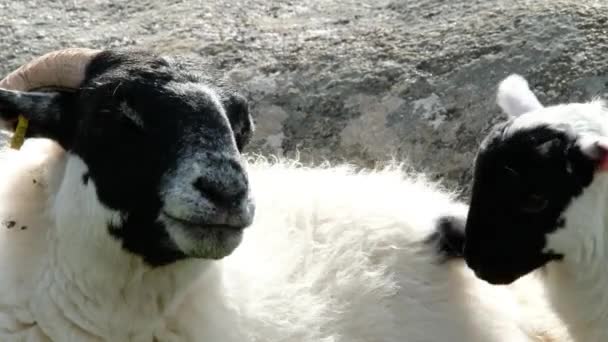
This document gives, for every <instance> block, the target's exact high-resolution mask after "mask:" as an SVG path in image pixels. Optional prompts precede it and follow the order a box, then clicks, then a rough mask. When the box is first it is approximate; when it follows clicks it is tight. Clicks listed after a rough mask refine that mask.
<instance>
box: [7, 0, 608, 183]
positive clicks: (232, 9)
mask: <svg viewBox="0 0 608 342" xmlns="http://www.w3.org/2000/svg"><path fill="white" fill-rule="evenodd" d="M0 18H1V19H2V20H0V61H1V63H0V74H5V73H7V72H8V71H10V70H11V69H13V68H15V67H17V66H18V65H20V64H22V63H24V62H26V61H28V60H29V59H30V58H32V57H33V56H36V55H40V54H42V53H45V52H47V51H50V50H54V49H58V48H62V47H68V46H82V47H98V48H108V47H117V46H138V47H144V48H151V49H155V50H156V51H159V52H161V53H164V54H168V55H177V56H184V57H185V58H187V59H188V60H189V61H191V63H192V65H194V66H197V67H200V68H203V69H204V68H214V69H216V70H219V71H221V72H222V74H223V75H224V76H225V78H226V79H228V80H229V81H230V82H232V83H233V84H235V85H236V86H237V87H238V88H240V89H242V90H243V92H244V93H245V94H246V95H247V96H248V97H249V98H250V99H251V107H252V111H253V114H254V116H255V119H256V122H257V128H258V129H257V134H256V137H255V140H254V142H253V144H252V146H251V147H250V149H249V150H250V151H256V152H262V153H266V154H276V155H283V156H294V155H296V154H298V155H299V156H300V158H301V159H302V160H303V161H307V162H308V161H313V162H321V161H324V160H349V161H351V162H354V163H356V164H358V165H361V166H365V167H370V166H374V165H377V164H381V163H382V162H383V161H386V160H387V159H389V158H392V157H394V158H397V159H409V161H410V163H411V164H412V165H413V166H414V167H415V168H417V169H419V170H425V171H427V172H430V173H432V174H433V175H434V176H435V177H439V178H443V179H445V180H446V182H447V184H448V185H450V186H455V185H459V186H461V187H462V188H463V190H464V194H465V195H466V193H467V191H468V180H469V179H470V175H471V174H470V171H471V170H470V169H471V164H472V160H473V156H474V153H475V149H476V147H477V145H478V142H479V140H480V138H481V137H482V136H483V134H484V133H485V132H486V131H487V129H488V128H489V127H490V126H491V125H492V124H493V123H495V122H497V121H499V120H502V117H501V115H500V113H499V111H498V108H497V107H496V105H495V103H494V92H495V89H496V85H497V83H498V82H499V81H500V80H501V79H502V78H503V77H505V76H506V75H507V74H509V73H511V72H517V73H521V74H522V75H524V76H525V77H527V78H528V79H529V81H530V83H531V86H532V87H533V88H534V89H535V91H536V92H537V94H538V95H539V98H540V100H541V101H542V102H544V103H555V102H561V101H573V100H585V99H589V98H590V97H593V96H601V95H603V93H604V92H605V90H606V88H607V87H608V57H607V56H608V3H607V2H604V1H602V0H568V1H566V0H539V1H532V0H530V1H524V0H521V1H515V0H452V1H443V0H416V1H414V0H308V1H295V0H289V1H287V0H286V1H269V0H248V1H245V0H204V1H203V0H201V1H196V0H184V1H176V0H165V1H160V0H128V1H127V0H124V1H109V0H71V1H67V0H64V1H46V0H20V1H14V0H0Z"/></svg>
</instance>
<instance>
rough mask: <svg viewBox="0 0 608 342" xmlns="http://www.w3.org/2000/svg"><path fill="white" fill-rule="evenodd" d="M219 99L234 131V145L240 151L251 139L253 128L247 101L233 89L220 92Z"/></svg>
mask: <svg viewBox="0 0 608 342" xmlns="http://www.w3.org/2000/svg"><path fill="white" fill-rule="evenodd" d="M221 100H222V104H223V105H224V109H225V111H226V116H228V120H229V121H230V126H231V127H232V131H233V132H234V138H235V140H236V145H237V147H238V149H239V151H242V150H243V148H244V147H245V146H247V144H248V143H249V141H250V140H251V137H252V136H253V130H254V124H253V118H252V117H251V114H250V113H249V102H248V101H247V99H246V98H245V97H244V96H243V95H241V94H239V93H237V92H234V91H225V92H224V93H223V94H221Z"/></svg>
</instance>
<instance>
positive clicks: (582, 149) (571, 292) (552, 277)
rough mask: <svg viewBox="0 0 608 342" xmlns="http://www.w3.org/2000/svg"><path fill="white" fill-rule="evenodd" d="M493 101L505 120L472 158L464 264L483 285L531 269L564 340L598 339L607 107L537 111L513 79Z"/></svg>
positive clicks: (602, 322) (606, 299) (602, 303)
mask: <svg viewBox="0 0 608 342" xmlns="http://www.w3.org/2000/svg"><path fill="white" fill-rule="evenodd" d="M498 103H499V104H500V106H501V107H502V108H503V110H504V111H505V112H506V113H507V114H508V115H509V116H510V120H508V121H507V122H504V123H502V124H500V125H498V126H497V127H495V128H494V129H493V131H492V132H491V133H490V134H489V135H488V136H487V137H486V138H485V140H484V142H483V143H482V146H481V149H480V151H479V153H478V156H477V162H476V166H475V176H474V184H473V191H472V197H471V206H470V210H469V214H468V221H467V224H466V237H467V238H466V247H465V257H466V261H467V263H468V265H469V266H470V267H471V268H472V269H473V270H474V271H475V273H476V274H477V275H478V276H479V277H480V278H481V279H484V280H486V281H488V282H490V283H492V284H511V283H512V282H513V281H515V280H516V279H518V278H520V277H522V276H524V275H526V274H529V273H531V272H533V271H535V270H540V271H537V272H534V273H538V274H537V277H538V279H540V281H542V283H543V284H544V287H545V288H546V292H547V294H548V298H549V300H550V302H551V304H552V307H553V308H554V310H555V311H556V313H557V314H558V316H559V317H560V319H561V320H562V321H563V322H564V324H565V326H566V327H567V330H568V333H569V334H570V335H571V337H572V339H573V340H574V341H581V342H583V341H584V342H601V341H608V328H607V326H608V272H607V271H608V268H607V266H606V265H607V264H608V254H607V253H608V210H607V206H608V202H607V200H608V172H607V171H608V108H606V105H605V103H604V102H603V101H599V100H595V101H591V102H587V103H569V104H561V105H554V106H548V107H543V106H542V105H541V104H540V102H539V101H538V100H537V99H536V96H535V95H534V94H533V93H532V91H531V90H530V89H529V87H528V83H527V82H526V80H525V79H523V78H522V77H521V76H518V75H512V76H510V77H508V78H507V79H505V80H504V81H503V82H502V83H501V85H500V87H499V91H498Z"/></svg>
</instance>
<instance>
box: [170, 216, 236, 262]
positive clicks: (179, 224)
mask: <svg viewBox="0 0 608 342" xmlns="http://www.w3.org/2000/svg"><path fill="white" fill-rule="evenodd" d="M159 219H160V221H161V222H162V223H164V225H165V227H166V229H167V232H168V234H169V236H171V239H172V240H173V242H174V243H175V244H176V245H177V247H178V248H179V249H180V250H181V251H182V252H183V253H184V254H186V255H187V256H190V257H193V258H202V259H221V258H224V257H226V256H228V255H230V254H231V253H232V252H233V251H234V250H235V249H236V248H237V247H238V246H239V245H240V243H241V240H242V238H243V230H244V229H245V227H238V226H231V225H227V224H208V223H206V222H204V221H199V220H191V219H182V218H179V217H175V216H173V215H171V214H168V213H166V212H164V211H163V212H162V213H161V215H160V217H159Z"/></svg>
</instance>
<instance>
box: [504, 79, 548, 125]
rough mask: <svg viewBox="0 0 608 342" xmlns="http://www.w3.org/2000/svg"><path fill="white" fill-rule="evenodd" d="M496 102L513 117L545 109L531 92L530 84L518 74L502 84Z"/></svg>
mask: <svg viewBox="0 0 608 342" xmlns="http://www.w3.org/2000/svg"><path fill="white" fill-rule="evenodd" d="M496 102H498V105H499V106H500V108H501V109H502V110H503V111H504V112H505V114H507V115H508V116H511V117H516V116H520V115H521V114H524V113H527V112H530V111H533V110H536V109H540V108H542V107H543V105H542V104H541V103H540V101H538V99H537V98H536V96H535V95H534V93H532V90H530V87H529V86H528V82H527V81H526V80H525V79H524V78H523V77H521V76H519V75H517V74H512V75H510V76H509V77H507V78H505V79H504V80H503V81H502V82H500V85H499V86H498V92H497V94H496Z"/></svg>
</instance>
